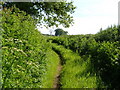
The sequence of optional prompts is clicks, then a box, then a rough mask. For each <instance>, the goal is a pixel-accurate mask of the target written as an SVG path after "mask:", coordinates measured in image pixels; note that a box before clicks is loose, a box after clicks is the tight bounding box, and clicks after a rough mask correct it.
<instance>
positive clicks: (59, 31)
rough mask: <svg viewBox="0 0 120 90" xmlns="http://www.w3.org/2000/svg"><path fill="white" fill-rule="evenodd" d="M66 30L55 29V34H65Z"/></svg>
mask: <svg viewBox="0 0 120 90" xmlns="http://www.w3.org/2000/svg"><path fill="white" fill-rule="evenodd" d="M67 33H68V32H67V31H64V30H62V29H56V30H55V36H61V35H67Z"/></svg>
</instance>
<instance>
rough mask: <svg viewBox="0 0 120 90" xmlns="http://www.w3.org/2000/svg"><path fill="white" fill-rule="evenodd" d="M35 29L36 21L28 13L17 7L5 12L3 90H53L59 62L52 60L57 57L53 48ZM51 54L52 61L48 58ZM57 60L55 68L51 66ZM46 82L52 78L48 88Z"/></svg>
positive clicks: (3, 26)
mask: <svg viewBox="0 0 120 90" xmlns="http://www.w3.org/2000/svg"><path fill="white" fill-rule="evenodd" d="M35 28H36V25H35V21H34V20H33V19H32V17H31V16H29V15H26V13H25V12H23V11H20V10H19V9H17V8H15V7H13V8H11V9H4V10H3V11H2V87H3V88H40V87H53V78H54V75H53V73H56V68H57V63H58V62H59V60H58V59H57V60H56V59H51V58H57V57H58V56H56V55H55V57H54V56H53V54H55V53H54V52H52V51H49V49H50V45H49V44H47V43H46V39H45V38H44V37H43V36H42V35H41V33H40V32H39V31H38V30H37V29H35ZM49 53H51V54H52V56H53V57H49V56H48V55H47V54H49ZM55 60H56V63H55V65H54V63H51V62H54V61H55ZM49 66H51V68H52V67H53V69H52V70H50V69H49ZM51 72H52V73H51ZM46 78H51V79H49V80H48V82H49V83H48V84H49V86H47V85H48V84H45V80H46ZM44 79H45V80H44ZM45 85H46V86H45Z"/></svg>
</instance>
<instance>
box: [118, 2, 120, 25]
mask: <svg viewBox="0 0 120 90" xmlns="http://www.w3.org/2000/svg"><path fill="white" fill-rule="evenodd" d="M118 25H120V1H119V2H118Z"/></svg>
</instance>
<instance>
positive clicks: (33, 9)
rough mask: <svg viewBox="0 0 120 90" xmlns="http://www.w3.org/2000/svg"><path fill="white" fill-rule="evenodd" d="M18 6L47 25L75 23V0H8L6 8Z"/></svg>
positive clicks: (67, 25)
mask: <svg viewBox="0 0 120 90" xmlns="http://www.w3.org/2000/svg"><path fill="white" fill-rule="evenodd" d="M14 5H15V6H16V7H17V8H19V9H20V10H22V11H25V12H26V13H27V14H30V15H31V16H32V17H33V18H34V19H39V20H38V22H39V23H40V24H41V25H45V26H46V27H50V26H58V25H63V26H64V27H69V26H70V24H72V23H73V17H72V16H71V14H72V13H74V10H75V6H73V2H66V1H63V2H19V3H18V2H6V3H4V4H3V7H4V8H9V7H12V6H14Z"/></svg>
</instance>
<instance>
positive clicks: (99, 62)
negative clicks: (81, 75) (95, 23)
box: [48, 26, 120, 88]
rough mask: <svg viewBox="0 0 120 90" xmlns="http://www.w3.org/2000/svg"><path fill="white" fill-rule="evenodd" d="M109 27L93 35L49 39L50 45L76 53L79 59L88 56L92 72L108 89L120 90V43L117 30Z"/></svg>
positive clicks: (117, 28)
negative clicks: (54, 44)
mask: <svg viewBox="0 0 120 90" xmlns="http://www.w3.org/2000/svg"><path fill="white" fill-rule="evenodd" d="M119 29H120V27H115V26H114V27H111V28H108V29H106V30H103V31H100V32H99V33H97V34H95V35H76V36H61V37H50V38H49V39H48V41H49V40H51V42H52V43H57V44H59V45H63V46H64V47H65V48H69V49H71V50H73V51H74V52H76V53H78V54H79V55H80V56H81V57H84V56H90V62H91V63H92V65H91V67H92V68H93V71H92V72H95V73H96V74H97V76H98V77H100V78H101V80H102V81H103V82H104V85H105V86H107V87H108V88H120V85H119V83H120V81H119V79H120V77H119V76H120V50H119V49H120V41H119V34H118V30H119Z"/></svg>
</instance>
